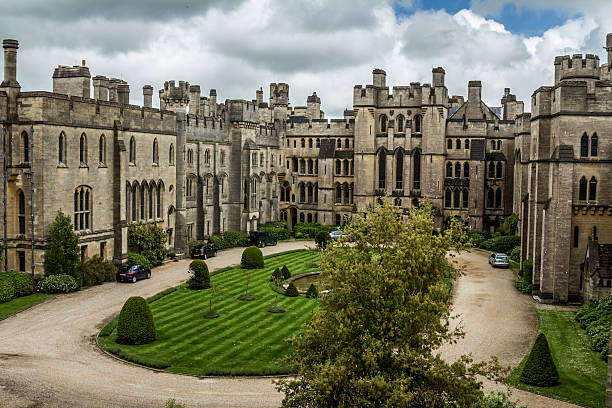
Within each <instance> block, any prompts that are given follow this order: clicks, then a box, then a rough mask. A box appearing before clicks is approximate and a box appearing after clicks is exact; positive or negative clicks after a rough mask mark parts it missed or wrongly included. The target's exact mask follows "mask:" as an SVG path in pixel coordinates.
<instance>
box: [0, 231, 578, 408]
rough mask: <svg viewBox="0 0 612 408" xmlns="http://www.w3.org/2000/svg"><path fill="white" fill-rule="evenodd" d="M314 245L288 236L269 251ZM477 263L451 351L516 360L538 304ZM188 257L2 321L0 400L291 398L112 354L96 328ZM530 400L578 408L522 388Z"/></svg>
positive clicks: (210, 403) (30, 403)
mask: <svg viewBox="0 0 612 408" xmlns="http://www.w3.org/2000/svg"><path fill="white" fill-rule="evenodd" d="M308 245H312V243H309V242H304V241H297V242H287V243H279V245H278V246H276V247H268V248H265V249H264V251H263V252H264V254H265V255H268V254H272V253H276V252H283V251H287V250H291V249H298V248H304V247H306V246H308ZM241 252H242V249H241V248H237V249H231V250H228V251H224V252H222V253H220V254H219V256H218V257H216V258H212V259H210V260H209V261H208V264H209V267H210V268H211V270H214V269H217V268H220V267H223V266H227V265H234V264H238V263H239V262H240V254H241ZM459 259H460V261H461V262H462V263H464V264H467V265H469V266H470V269H469V270H468V271H467V274H466V275H465V276H463V277H462V278H460V279H459V280H458V282H457V283H456V286H455V305H456V312H458V313H461V314H462V315H463V317H462V321H463V327H464V328H465V330H466V332H468V335H467V336H466V337H465V338H464V339H463V340H462V341H460V342H459V344H457V345H455V346H453V347H452V349H451V348H448V349H446V350H444V354H445V356H447V357H448V358H449V359H452V358H453V357H454V356H458V355H460V354H463V353H467V352H472V353H473V355H474V357H475V358H476V359H487V358H488V357H489V356H491V355H497V356H499V358H500V361H501V362H502V363H503V364H506V365H516V364H518V362H519V361H520V360H521V358H522V356H523V355H524V354H525V353H526V351H527V350H528V349H529V347H530V345H531V342H532V340H533V338H534V336H535V333H536V331H537V316H536V313H535V305H534V303H533V302H532V301H531V299H530V298H529V297H527V296H522V295H520V294H519V293H518V292H517V291H516V290H515V289H514V288H513V282H512V272H511V271H508V270H492V269H491V268H490V267H489V266H488V264H487V256H486V255H485V254H482V253H478V252H474V253H467V254H463V255H461V257H460V258H459ZM188 262H189V261H188V260H183V261H181V262H178V263H170V264H166V265H164V266H162V267H159V268H157V269H155V270H154V271H153V278H152V279H150V280H145V281H140V282H138V283H136V284H135V285H132V284H117V283H110V284H104V285H101V286H96V287H93V288H89V289H86V290H83V291H80V292H77V293H73V294H70V295H65V296H60V297H58V298H56V299H54V300H51V301H48V302H45V303H42V304H40V305H38V306H35V307H34V308H32V309H30V310H28V311H25V312H23V313H20V314H17V315H15V316H13V317H11V318H8V319H6V320H3V321H0V406H2V407H62V408H63V407H163V406H164V403H165V401H167V400H168V399H169V398H176V399H177V401H180V402H181V403H183V404H185V405H186V406H187V407H189V408H193V407H273V406H279V405H280V400H281V396H280V395H279V394H278V393H277V392H276V391H275V389H274V385H273V383H272V380H271V379H268V378H237V379H233V378H215V379H209V378H206V379H198V378H196V377H188V376H181V375H175V374H170V373H163V372H155V371H152V370H148V369H144V368H141V367H137V366H134V365H131V364H127V363H123V362H121V361H118V360H116V359H113V358H110V357H108V356H107V355H105V354H103V353H102V352H100V351H99V350H98V348H97V347H96V346H95V336H96V334H97V333H98V331H99V330H100V329H101V328H102V327H103V325H104V324H105V322H107V321H108V320H109V319H111V318H112V317H113V316H114V315H115V314H116V313H118V312H119V310H120V309H121V306H122V305H123V303H124V302H125V300H126V299H127V298H128V297H129V296H133V295H140V296H144V297H147V296H151V295H153V294H155V293H157V292H159V291H161V290H163V289H165V288H168V287H171V286H174V285H177V284H179V283H181V282H183V281H185V280H186V279H187V273H186V270H187V265H188ZM515 395H516V396H518V397H519V398H520V400H521V401H522V402H524V403H528V404H529V406H530V407H541V406H546V407H547V408H555V407H560V408H565V407H572V405H570V404H564V403H560V402H558V401H555V400H551V399H548V398H545V397H539V396H536V395H534V394H529V393H523V392H519V391H516V392H515Z"/></svg>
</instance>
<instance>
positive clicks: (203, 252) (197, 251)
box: [191, 245, 217, 259]
mask: <svg viewBox="0 0 612 408" xmlns="http://www.w3.org/2000/svg"><path fill="white" fill-rule="evenodd" d="M213 256H217V250H216V249H215V248H214V247H212V246H210V245H200V246H196V247H193V249H192V250H191V257H192V258H196V259H208V258H210V257H213Z"/></svg>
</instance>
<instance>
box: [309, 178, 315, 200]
mask: <svg viewBox="0 0 612 408" xmlns="http://www.w3.org/2000/svg"><path fill="white" fill-rule="evenodd" d="M313 196H314V194H313V191H312V184H310V183H308V202H309V203H312V200H313Z"/></svg>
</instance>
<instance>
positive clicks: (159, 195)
mask: <svg viewBox="0 0 612 408" xmlns="http://www.w3.org/2000/svg"><path fill="white" fill-rule="evenodd" d="M156 192H157V200H155V201H156V204H157V218H161V185H160V186H157V191H156Z"/></svg>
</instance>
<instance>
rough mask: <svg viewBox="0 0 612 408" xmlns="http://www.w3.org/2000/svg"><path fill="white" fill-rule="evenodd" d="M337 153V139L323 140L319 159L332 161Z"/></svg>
mask: <svg viewBox="0 0 612 408" xmlns="http://www.w3.org/2000/svg"><path fill="white" fill-rule="evenodd" d="M335 151H336V140H335V139H321V147H320V148H319V159H331V158H333V157H334V152H335Z"/></svg>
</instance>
